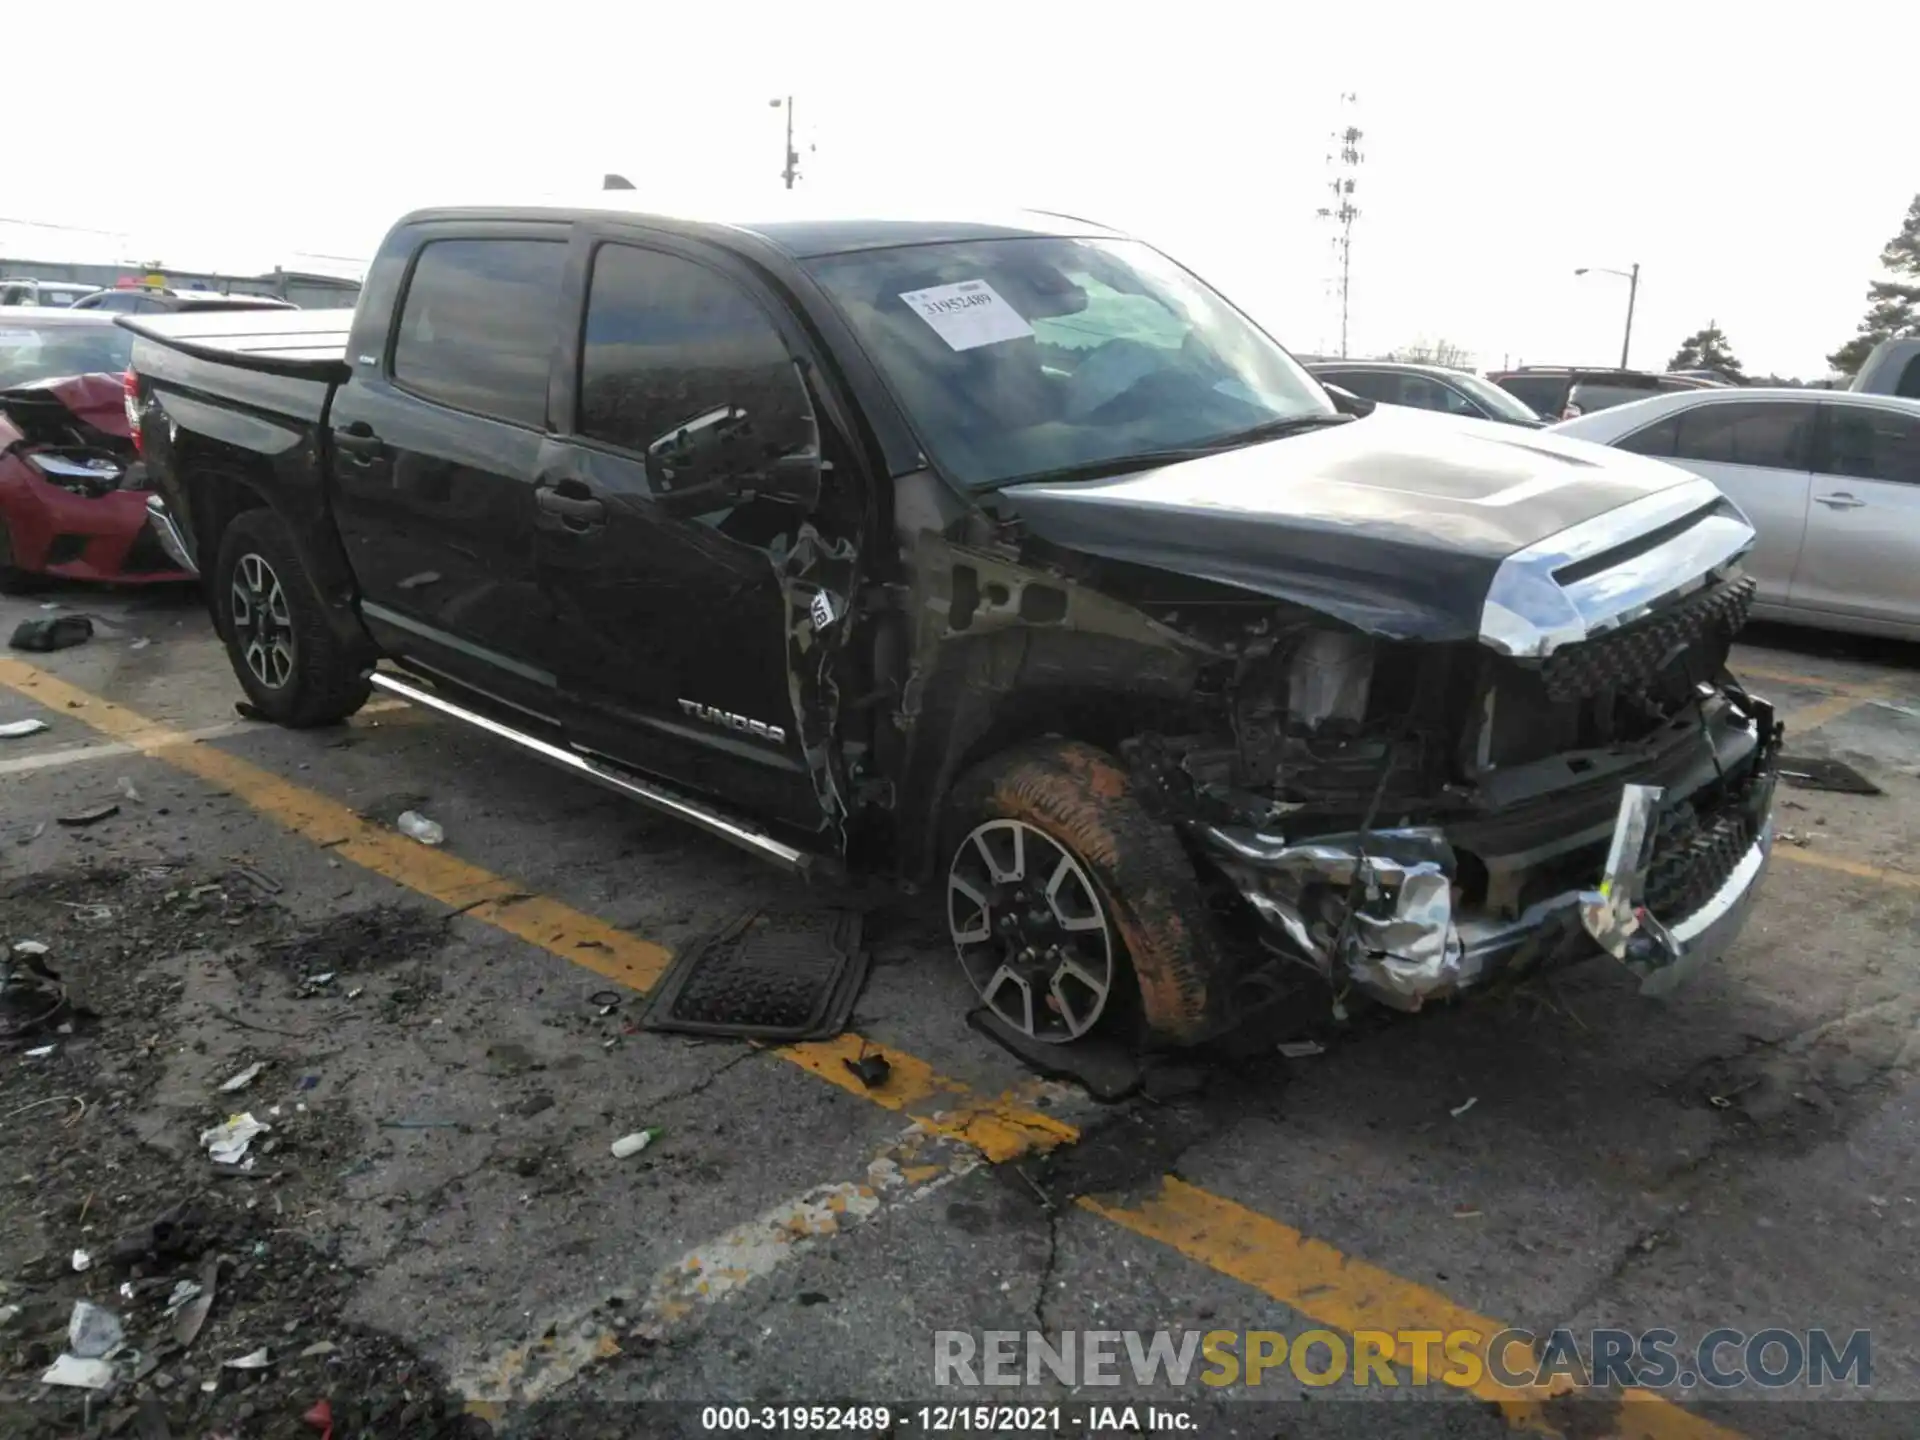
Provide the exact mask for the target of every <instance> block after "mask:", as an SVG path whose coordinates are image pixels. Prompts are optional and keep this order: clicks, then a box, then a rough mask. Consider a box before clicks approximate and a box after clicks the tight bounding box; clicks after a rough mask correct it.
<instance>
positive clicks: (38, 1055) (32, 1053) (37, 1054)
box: [27, 1045, 53, 1060]
mask: <svg viewBox="0 0 1920 1440" xmlns="http://www.w3.org/2000/svg"><path fill="white" fill-rule="evenodd" d="M51 1054H53V1046H51V1045H39V1046H36V1047H35V1048H33V1049H32V1050H29V1051H27V1059H29V1060H44V1059H46V1058H47V1056H49V1055H51Z"/></svg>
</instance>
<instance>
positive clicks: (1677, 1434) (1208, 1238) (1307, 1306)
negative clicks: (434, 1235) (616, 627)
mask: <svg viewBox="0 0 1920 1440" xmlns="http://www.w3.org/2000/svg"><path fill="white" fill-rule="evenodd" d="M0 685H6V686H8V687H9V688H11V689H13V690H16V691H18V692H19V693H20V694H22V695H25V696H27V697H28V698H30V699H33V700H36V701H38V702H39V703H40V704H42V705H45V706H48V707H49V708H52V709H56V710H60V711H62V712H63V713H66V714H69V715H71V716H73V717H74V718H76V719H79V720H80V721H81V722H82V723H84V724H86V725H89V726H91V727H92V728H93V729H95V730H98V731H100V732H101V733H102V734H104V735H108V736H111V737H112V738H114V739H116V740H119V741H122V742H123V743H125V744H127V745H129V746H131V747H132V748H133V749H135V750H137V751H139V752H140V753H142V754H143V755H147V756H150V757H152V758H154V759H157V760H160V761H162V762H164V763H165V764H168V765H171V766H174V767H175V768H177V769H181V770H185V771H187V772H188V773H190V774H193V775H196V776H198V777H200V778H201V779H203V780H206V781H208V782H209V783H211V784H214V785H217V786H219V787H220V788H222V789H224V790H226V791H228V792H229V793H231V794H233V795H235V796H237V797H238V798H240V799H242V800H244V801H246V802H247V803H248V804H249V805H251V806H252V807H254V808H255V809H256V810H259V811H261V812H262V813H263V814H265V815H266V816H268V817H269V818H271V819H273V820H275V821H277V822H279V823H280V824H281V825H283V826H285V827H286V828H287V829H289V830H291V831H293V832H294V833H295V834H298V835H301V836H303V837H305V838H307V839H310V840H313V841H314V842H316V843H317V844H320V845H322V846H325V847H327V848H329V849H331V850H332V851H333V853H334V854H336V855H338V856H340V857H341V858H342V859H345V860H351V861H352V862H353V863H354V864H356V865H359V866H362V867H363V868H365V869H367V870H370V871H372V872H373V873H375V874H378V875H382V876H385V877H387V878H388V879H391V880H396V881H398V882H399V883H401V884H403V885H405V886H407V887H408V888H410V889H412V890H415V891H418V892H419V893H420V894H423V895H426V896H429V897H431V898H432V899H435V900H438V901H440V902H442V903H443V904H447V905H450V906H453V907H454V908H456V909H462V910H464V912H465V913H466V914H468V915H469V916H471V917H472V918H474V919H478V920H482V921H484V922H486V923H488V924H491V925H494V926H496V927H497V928H499V929H501V930H504V931H506V932H507V933H509V934H511V935H514V936H517V937H518V938H520V939H522V940H525V941H527V942H528V943H530V944H533V945H536V946H538V947H540V948H541V949H543V950H546V951H548V952H549V953H551V954H553V955H556V956H558V957H559V958H561V959H563V960H566V961H569V962H571V963H572V964H575V965H579V966H581V967H583V968H585V969H587V970H591V971H593V972H594V973H595V974H597V975H602V976H605V977H606V978H608V979H611V980H615V981H618V982H619V983H621V984H624V985H628V986H631V987H633V988H634V989H637V990H645V989H647V988H648V987H650V986H651V985H652V984H653V983H654V982H655V981H656V980H657V979H658V978H659V977H660V975H661V974H662V973H663V972H664V971H665V969H666V967H667V964H668V962H669V961H670V959H671V953H670V952H669V951H668V950H666V949H665V948H664V947H662V946H660V945H656V944H654V943H652V942H651V941H647V940H642V939H640V938H638V937H637V936H634V935H630V934H627V933H626V932H624V931H621V930H617V929H615V928H614V927H612V926H610V925H608V924H606V923H605V922H604V921H601V920H597V919H595V918H594V917H592V916H590V915H585V914H582V913H581V912H580V911H577V910H574V909H572V908H571V907H570V906H567V905H565V904H563V903H562V902H560V901H558V900H553V899H549V898H547V897H544V896H529V895H524V894H522V893H521V892H519V891H518V890H517V889H516V888H515V886H514V885H513V882H511V881H509V880H506V879H503V878H502V877H500V876H498V875H494V874H492V873H491V872H490V871H487V870H483V869H481V868H480V867H479V866H477V865H473V864H469V863H468V862H466V861H464V860H460V859H457V858H456V857H454V856H452V855H449V854H446V853H445V852H444V851H441V850H437V849H433V848H431V847H428V846H424V845H420V844H418V843H416V842H414V841H412V840H409V839H406V838H405V837H403V836H400V835H398V834H396V833H395V832H393V831H390V830H387V829H384V828H383V827H381V826H377V825H374V824H371V823H370V822H368V821H366V820H363V819H362V818H361V817H360V816H359V815H357V814H355V813H354V812H353V811H352V810H350V809H349V808H348V807H346V806H345V805H342V804H340V803H339V802H338V801H335V800H331V799H328V798H327V797H326V796H323V795H319V794H316V793H315V792H313V791H311V790H307V789H304V788H302V787H301V786H298V785H295V784H292V783H291V782H289V781H286V780H282V779H281V778H280V777H279V776H277V775H274V774H272V773H270V772H269V771H266V770H263V769H261V768H260V767H259V766H257V765H254V764H251V763H250V762H248V761H245V760H242V759H240V758H239V757H238V756H235V755H231V754H228V753H227V752H225V751H223V750H220V749H217V748H215V747H214V746H211V745H196V744H194V743H192V742H191V741H190V740H188V739H187V737H186V736H184V735H182V734H181V733H180V732H178V731H175V730H172V729H170V728H168V727H167V726H165V725H161V724H158V723H157V722H155V721H152V720H149V719H148V718H146V717H145V716H143V715H140V714H138V713H137V712H135V711H132V710H129V709H127V708H126V707H124V706H121V705H116V704H114V703H112V702H111V701H107V700H104V699H102V698H100V697H99V696H96V695H93V694H91V693H89V692H88V691H85V690H82V689H80V688H79V687H78V686H75V685H71V684H69V683H68V682H66V681H64V680H61V679H59V678H58V677H56V676H54V675H52V674H49V673H48V672H46V671H43V670H40V669H38V668H36V667H34V666H31V665H27V664H25V663H23V662H21V661H18V660H13V659H9V658H6V657H0ZM876 1048H878V1049H880V1050H881V1053H883V1054H885V1056H886V1057H887V1059H888V1061H889V1063H890V1066H891V1070H892V1073H891V1075H890V1076H889V1079H888V1082H887V1084H886V1085H885V1086H883V1087H881V1088H880V1089H877V1090H869V1089H867V1088H866V1087H865V1086H863V1085H862V1084H860V1082H859V1081H858V1080H857V1079H856V1078H855V1077H854V1076H853V1075H852V1074H851V1072H849V1071H848V1070H847V1068H846V1066H845V1064H844V1063H842V1062H844V1061H845V1060H846V1059H849V1058H853V1057H855V1056H857V1055H858V1054H859V1053H860V1052H861V1051H862V1050H863V1049H865V1050H867V1051H868V1052H869V1053H871V1052H872V1050H874V1049H876ZM771 1053H773V1054H776V1055H778V1056H780V1057H781V1058H782V1059H784V1060H787V1061H788V1062H790V1063H792V1064H794V1065H797V1066H798V1067H800V1068H801V1069H804V1070H806V1071H808V1072H809V1073H811V1074H814V1075H817V1076H819V1077H820V1078H821V1079H824V1080H827V1081H829V1082H831V1083H833V1084H835V1085H838V1086H840V1087H841V1088H842V1089H845V1090H847V1091H848V1092H849V1093H851V1094H854V1095H858V1096H860V1097H861V1098H862V1099H866V1100H871V1101H873V1102H875V1103H877V1104H879V1105H882V1106H885V1107H886V1108H888V1109H890V1110H898V1111H901V1112H903V1113H906V1114H909V1115H912V1116H914V1117H915V1118H918V1119H921V1120H922V1121H923V1122H924V1123H925V1125H926V1128H927V1129H929V1130H931V1131H933V1132H934V1133H936V1134H941V1135H947V1136H951V1137H953V1138H956V1139H961V1140H964V1141H966V1142H967V1143H968V1144H970V1145H973V1146H975V1147H976V1148H978V1149H979V1150H980V1151H981V1152H982V1153H983V1154H984V1155H985V1156H986V1157H987V1158H988V1159H990V1160H995V1161H1007V1160H1013V1159H1017V1158H1019V1157H1020V1156H1022V1155H1028V1154H1033V1153H1036V1152H1041V1151H1045V1150H1048V1149H1051V1148H1054V1147H1055V1146H1058V1145H1062V1144H1071V1143H1073V1142H1074V1141H1075V1140H1077V1139H1078V1138H1079V1131H1078V1130H1077V1129H1076V1128H1075V1127H1074V1126H1072V1125H1070V1124H1068V1123H1066V1122H1064V1121H1062V1120H1060V1119H1058V1118H1056V1117H1054V1116H1052V1115H1048V1114H1046V1113H1044V1112H1043V1111H1041V1110H1039V1109H1037V1108H1033V1106H1032V1105H1031V1104H1030V1103H1029V1101H1028V1096H1029V1094H1031V1093H1032V1092H1033V1090H1034V1088H1036V1087H1019V1088H1016V1089H1015V1090H1014V1091H1010V1092H1009V1093H1008V1094H1006V1095H1004V1096H1000V1097H997V1098H989V1097H985V1096H981V1095H979V1094H977V1093H976V1092H974V1091H972V1090H971V1089H970V1088H969V1087H968V1086H966V1085H965V1084H963V1083H962V1082H960V1081H958V1080H952V1079H949V1078H948V1077H946V1076H943V1075H940V1074H938V1073H937V1072H936V1071H934V1069H933V1068H932V1067H931V1066H929V1065H927V1064H926V1063H925V1062H924V1061H921V1060H919V1059H917V1058H916V1057H914V1056H911V1055H908V1054H905V1053H904V1052H902V1051H899V1050H895V1049H892V1048H891V1047H874V1046H872V1045H871V1044H870V1042H867V1041H864V1040H862V1039H861V1038H860V1037H859V1036H856V1035H846V1036H842V1037H840V1038H839V1039H838V1040H833V1041H826V1042H822V1043H820V1044H810V1045H789V1046H784V1047H781V1048H779V1049H776V1050H773V1051H772V1052H771ZM1080 1203H1081V1204H1082V1205H1083V1206H1084V1207H1085V1208H1086V1209H1087V1210H1089V1211H1090V1212H1091V1213H1094V1214H1097V1215H1101V1216H1103V1217H1105V1218H1106V1219H1108V1220H1110V1221H1112V1222H1114V1223H1115V1224H1118V1225H1121V1226H1123V1227H1125V1228H1126V1229H1129V1230H1132V1231H1134V1232H1135V1233H1136V1234H1139V1235H1141V1236H1143V1237H1146V1238H1149V1239H1153V1240H1156V1241H1158V1242H1160V1243H1163V1244H1166V1245H1169V1246H1171V1247H1172V1248H1174V1249H1176V1250H1178V1251H1179V1252H1180V1253H1182V1254H1184V1255H1186V1256H1188V1257H1189V1258H1191V1259H1193V1260H1195V1261H1197V1262H1199V1263H1200V1264H1202V1265H1205V1266H1207V1267H1208V1268H1210V1269H1212V1270H1214V1271H1217V1272H1218V1273H1220V1274H1222V1275H1227V1276H1230V1277H1232V1278H1234V1279H1237V1280H1240V1281H1242V1282H1243V1283H1245V1284H1248V1285H1250V1286H1252V1287H1254V1288H1255V1289H1258V1290H1262V1291H1263V1292H1265V1293H1266V1294H1268V1295H1270V1296H1272V1297H1274V1298H1276V1299H1280V1300H1283V1301H1285V1303H1287V1304H1288V1305H1290V1306H1292V1307H1293V1308H1294V1309H1296V1310H1297V1311H1299V1313H1301V1314H1303V1315H1305V1316H1307V1317H1309V1318H1311V1319H1315V1320H1319V1321H1321V1322H1323V1323H1325V1324H1327V1325H1332V1326H1338V1327H1340V1328H1343V1329H1356V1328H1357V1329H1368V1330H1388V1331H1391V1330H1406V1329H1422V1328H1446V1327H1445V1326H1438V1327H1435V1326H1432V1325H1430V1324H1429V1322H1430V1321H1432V1320H1433V1319H1434V1318H1435V1317H1447V1316H1451V1317H1455V1318H1458V1319H1461V1320H1462V1321H1463V1322H1467V1323H1462V1324H1459V1325H1457V1326H1454V1327H1453V1328H1458V1329H1472V1328H1479V1329H1480V1330H1481V1333H1483V1334H1487V1335H1492V1334H1494V1333H1496V1332H1497V1331H1499V1330H1501V1329H1503V1328H1505V1327H1503V1326H1501V1325H1499V1324H1497V1323H1495V1322H1493V1321H1490V1320H1487V1319H1485V1318H1484V1317H1480V1316H1476V1315H1474V1314H1473V1313H1472V1312H1470V1311H1467V1310H1465V1309H1462V1308H1461V1307H1459V1306H1456V1305H1455V1304H1454V1303H1453V1302H1452V1301H1450V1300H1448V1299H1447V1298H1446V1297H1445V1296H1443V1295H1441V1294H1439V1293H1438V1292H1436V1291H1432V1290H1427V1289H1425V1288H1424V1287H1422V1286H1419V1285H1416V1284H1414V1283H1413V1282H1411V1281H1407V1280H1402V1279H1400V1278H1399V1277H1397V1276H1394V1275H1392V1274H1390V1273H1389V1272H1388V1271H1385V1270H1381V1269H1378V1268H1377V1267H1374V1266H1371V1265H1368V1264H1366V1262H1364V1261H1360V1260H1355V1259H1352V1258H1351V1257H1349V1256H1346V1255H1343V1254H1341V1252H1339V1251H1337V1250H1335V1249H1333V1248H1332V1247H1331V1246H1328V1245H1324V1244H1321V1243H1320V1242H1318V1241H1311V1240H1308V1239H1307V1238H1306V1237H1305V1236H1304V1235H1302V1234H1301V1233H1300V1232H1299V1231H1297V1230H1294V1229H1291V1228H1290V1227H1288V1226H1285V1225H1282V1224H1281V1223H1280V1222H1279V1221H1276V1220H1271V1219H1269V1218H1267V1217H1266V1216H1263V1215H1260V1214H1258V1213H1257V1212H1255V1211H1252V1210H1249V1209H1247V1208H1246V1207H1244V1206H1241V1205H1238V1204H1236V1203H1235V1202H1233V1201H1231V1200H1227V1199H1224V1198H1223V1197H1220V1196H1216V1195H1211V1194H1208V1193H1207V1192H1206V1191H1204V1190H1200V1189H1197V1188H1195V1187H1194V1186H1191V1185H1187V1184H1185V1183H1184V1182H1182V1181H1180V1180H1178V1179H1176V1178H1175V1177H1173V1176H1166V1177H1164V1179H1163V1180H1162V1182H1161V1188H1160V1191H1159V1193H1158V1194H1157V1196H1155V1197H1154V1198H1153V1199H1152V1200H1149V1201H1147V1202H1145V1203H1143V1204H1141V1205H1136V1206H1124V1205H1118V1204H1115V1205H1104V1204H1102V1203H1101V1202H1099V1201H1097V1200H1093V1199H1091V1198H1082V1200H1081V1201H1080ZM1476 1393H1479V1392H1478V1391H1476ZM1481 1398H1484V1399H1490V1400H1494V1401H1496V1402H1497V1403H1499V1404H1500V1405H1501V1407H1502V1409H1503V1411H1504V1412H1505V1413H1506V1415H1507V1417H1508V1420H1509V1423H1510V1424H1511V1425H1513V1426H1514V1427H1515V1428H1520V1429H1528V1430H1533V1431H1536V1432H1538V1433H1542V1434H1548V1435H1558V1434H1560V1433H1561V1432H1560V1431H1559V1430H1558V1429H1557V1428H1556V1426H1555V1425H1554V1424H1553V1423H1552V1422H1551V1420H1550V1419H1549V1418H1548V1416H1547V1414H1546V1412H1545V1411H1543V1410H1542V1409H1541V1403H1542V1402H1541V1398H1540V1397H1539V1396H1535V1395H1532V1394H1522V1393H1519V1392H1509V1391H1506V1390H1504V1389H1502V1390H1501V1392H1500V1393H1499V1394H1494V1393H1492V1392H1489V1393H1488V1394H1486V1395H1483V1396H1482V1397H1481ZM1645 1401H1646V1403H1643V1404H1633V1405H1622V1406H1621V1407H1620V1408H1621V1412H1622V1414H1623V1416H1624V1415H1626V1414H1628V1413H1629V1412H1632V1413H1635V1414H1638V1415H1640V1416H1643V1417H1645V1419H1646V1420H1647V1421H1648V1422H1651V1421H1652V1420H1653V1419H1654V1417H1656V1416H1657V1417H1658V1425H1659V1428H1657V1429H1646V1428H1643V1429H1640V1430H1635V1431H1632V1432H1626V1431H1622V1432H1620V1433H1623V1434H1624V1433H1634V1434H1642V1435H1646V1436H1648V1437H1649V1440H1652V1437H1654V1436H1659V1437H1661V1440H1728V1437H1731V1435H1732V1432H1729V1431H1725V1430H1722V1429H1720V1428H1719V1427H1717V1426H1712V1425H1709V1424H1708V1423H1707V1422H1705V1421H1701V1420H1698V1419H1697V1417H1694V1416H1692V1415H1690V1414H1689V1413H1687V1412H1686V1411H1683V1410H1680V1409H1678V1408H1676V1407H1674V1406H1673V1405H1671V1404H1670V1403H1669V1402H1667V1401H1665V1400H1664V1399H1662V1398H1660V1397H1658V1396H1653V1395H1648V1396H1646V1397H1645Z"/></svg>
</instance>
